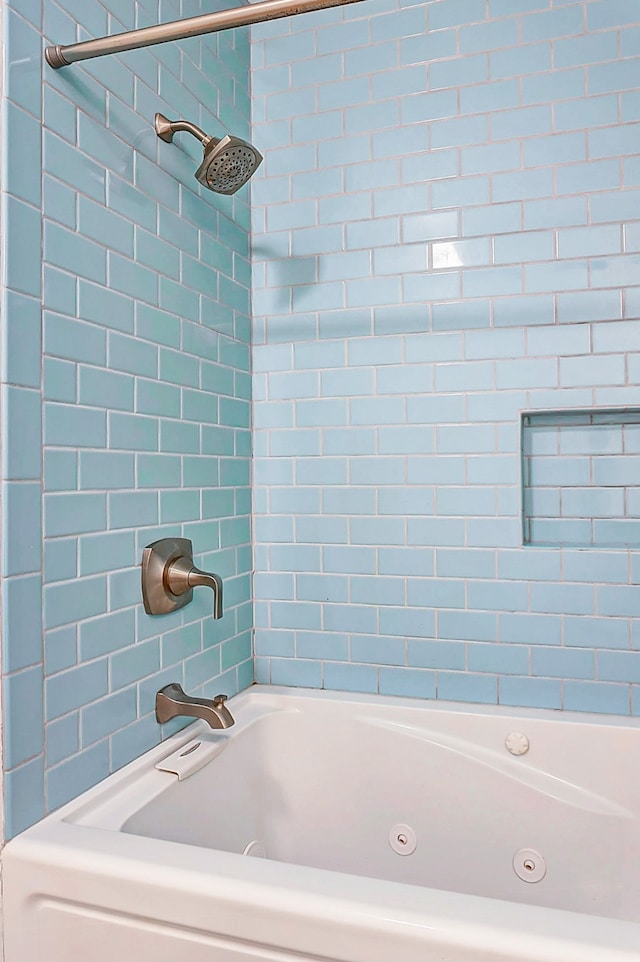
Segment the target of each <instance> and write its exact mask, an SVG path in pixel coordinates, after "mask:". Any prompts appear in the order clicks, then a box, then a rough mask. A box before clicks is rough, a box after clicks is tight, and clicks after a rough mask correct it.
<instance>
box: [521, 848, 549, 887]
mask: <svg viewBox="0 0 640 962" xmlns="http://www.w3.org/2000/svg"><path fill="white" fill-rule="evenodd" d="M513 870H514V872H515V873H516V875H517V876H518V878H521V879H522V881H523V882H539V881H540V879H543V878H544V877H545V875H546V874H547V863H546V862H545V860H544V858H543V857H542V855H541V854H540V852H536V850H535V849H534V848H521V849H520V851H519V852H516V854H515V855H514V856H513Z"/></svg>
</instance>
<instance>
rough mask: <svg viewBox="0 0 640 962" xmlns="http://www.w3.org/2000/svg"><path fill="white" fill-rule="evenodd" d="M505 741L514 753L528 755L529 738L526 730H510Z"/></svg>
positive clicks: (508, 748)
mask: <svg viewBox="0 0 640 962" xmlns="http://www.w3.org/2000/svg"><path fill="white" fill-rule="evenodd" d="M504 743H505V745H506V746H507V751H510V752H511V754H512V755H526V754H527V752H528V751H529V739H528V738H527V736H526V735H525V734H524V732H509V734H508V735H507V737H506V738H505V740H504Z"/></svg>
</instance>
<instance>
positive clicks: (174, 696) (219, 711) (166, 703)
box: [156, 683, 234, 728]
mask: <svg viewBox="0 0 640 962" xmlns="http://www.w3.org/2000/svg"><path fill="white" fill-rule="evenodd" d="M226 700H227V696H226V695H216V696H215V698H213V699H211V698H194V697H193V696H192V695H187V694H186V693H185V692H184V691H183V690H182V687H181V686H180V685H178V684H177V683H173V684H171V685H165V686H164V688H161V689H160V691H159V692H158V693H157V695H156V721H157V722H158V724H160V725H163V724H164V723H165V722H167V721H169V719H170V718H176V717H177V716H179V715H186V716H188V717H190V718H202V719H204V721H206V722H207V724H208V725H209V726H210V727H211V728H231V726H232V725H233V724H234V718H233V715H232V714H231V712H230V711H229V709H228V708H227V706H226V705H225V701H226Z"/></svg>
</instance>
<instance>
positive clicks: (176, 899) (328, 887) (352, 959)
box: [5, 826, 640, 962]
mask: <svg viewBox="0 0 640 962" xmlns="http://www.w3.org/2000/svg"><path fill="white" fill-rule="evenodd" d="M62 827H63V826H61V828H62ZM64 828H65V829H66V831H64V832H62V833H61V835H60V839H59V840H58V843H57V844H53V843H48V842H45V841H43V842H39V841H38V840H37V839H34V838H32V839H31V840H30V841H27V840H24V839H16V840H14V842H13V843H11V844H10V845H9V847H8V850H7V852H6V864H5V871H6V879H5V881H6V886H5V892H6V903H5V910H6V920H7V925H6V933H5V935H6V959H5V962H70V960H79V959H85V958H86V959H90V960H91V962H113V960H114V959H119V958H122V959H135V962H159V960H160V962H177V960H179V959H182V958H184V959H187V958H188V959H189V960H190V962H289V960H291V962H293V960H295V962H303V960H304V962H307V960H318V959H320V960H331V962H334V960H335V962H396V960H397V962H604V960H606V962H640V949H639V946H640V927H639V926H637V925H636V924H634V923H625V922H615V921H612V920H607V919H590V918H588V917H584V916H577V915H573V914H572V913H564V912H554V911H549V910H541V909H538V908H532V907H529V906H511V905H509V904H507V903H500V902H497V901H492V900H488V899H478V898H474V897H467V896H460V895H454V894H452V893H446V892H437V891H432V890H428V889H422V890H420V889H414V888H412V887H406V886H399V885H389V884H387V883H383V882H378V881H374V880H368V879H353V878H350V877H348V876H342V877H341V876H338V875H336V874H334V873H324V872H317V871H313V870H308V869H303V868H300V867H297V866H277V865H274V864H273V863H269V862H264V861H261V860H253V859H251V860H249V859H248V860H243V859H240V858H238V857H237V856H232V855H225V854H223V853H207V852H203V851H201V850H198V849H190V850H188V847H187V846H180V845H175V844H171V843H157V842H155V841H152V840H148V839H135V838H130V839H123V838H122V837H117V836H116V838H117V841H118V842H124V843H127V844H126V845H120V844H116V845H114V844H113V842H112V840H111V839H110V838H109V836H108V835H107V834H106V833H100V832H95V831H93V830H91V829H83V828H79V827H77V826H64ZM78 833H79V834H78ZM74 836H75V844H73V847H70V846H69V843H70V842H72V841H73V839H74ZM227 942H228V943H229V945H226V944H225V943H227ZM167 945H168V946H170V947H171V949H169V948H167V947H166V946H167ZM116 946H121V947H122V949H121V951H118V950H117V949H116ZM192 949H193V952H194V953H196V954H191V950H192ZM187 952H189V953H190V954H189V955H187V954H186V953H187ZM233 952H235V955H234V954H233ZM243 953H244V954H243Z"/></svg>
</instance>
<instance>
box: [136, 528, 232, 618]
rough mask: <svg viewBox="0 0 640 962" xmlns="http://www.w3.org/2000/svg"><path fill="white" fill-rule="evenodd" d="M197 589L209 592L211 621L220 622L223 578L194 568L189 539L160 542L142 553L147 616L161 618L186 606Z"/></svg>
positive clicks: (143, 596) (166, 539)
mask: <svg viewBox="0 0 640 962" xmlns="http://www.w3.org/2000/svg"><path fill="white" fill-rule="evenodd" d="M200 585H204V586H205V587H207V588H211V590H212V591H213V617H214V618H222V615H223V607H222V578H221V577H220V575H217V574H213V573H209V572H207V571H201V570H200V569H199V568H196V566H195V565H194V563H193V545H192V544H191V541H189V539H188V538H161V539H160V540H159V541H154V542H153V543H152V544H149V545H147V547H146V548H145V549H144V552H143V555H142V600H143V601H144V610H145V611H146V612H147V614H148V615H164V614H167V612H170V611H176V610H177V609H178V608H182V607H183V606H184V605H187V604H189V602H190V601H191V599H192V598H193V589H194V588H197V587H199V586H200Z"/></svg>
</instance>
